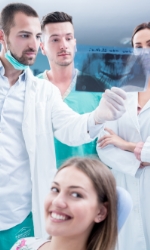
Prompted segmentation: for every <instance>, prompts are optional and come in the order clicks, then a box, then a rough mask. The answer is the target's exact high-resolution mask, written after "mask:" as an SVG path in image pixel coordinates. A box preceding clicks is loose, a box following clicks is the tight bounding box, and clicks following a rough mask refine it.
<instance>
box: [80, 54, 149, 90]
mask: <svg viewBox="0 0 150 250" xmlns="http://www.w3.org/2000/svg"><path fill="white" fill-rule="evenodd" d="M76 58H78V59H79V60H80V63H77V66H79V67H78V69H79V72H80V73H79V76H78V78H77V83H76V90H78V91H91V92H104V91H105V89H108V88H111V87H113V86H115V87H119V88H122V89H124V90H125V91H128V92H130V91H138V92H139V91H143V90H145V89H146V87H147V82H148V72H147V71H146V70H145V68H146V67H145V65H144V61H145V60H144V58H146V60H147V56H146V57H145V55H144V54H142V55H141V54H140V53H138V54H134V53H128V54H123V53H120V54H119V52H118V51H117V53H100V52H78V55H77V56H76ZM146 65H147V61H146Z"/></svg>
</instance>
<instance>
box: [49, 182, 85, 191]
mask: <svg viewBox="0 0 150 250" xmlns="http://www.w3.org/2000/svg"><path fill="white" fill-rule="evenodd" d="M53 183H54V184H56V185H57V186H60V185H59V183H58V182H56V181H53ZM68 188H70V189H73V188H81V189H83V190H84V191H86V190H85V189H84V188H83V187H81V186H69V187H68Z"/></svg>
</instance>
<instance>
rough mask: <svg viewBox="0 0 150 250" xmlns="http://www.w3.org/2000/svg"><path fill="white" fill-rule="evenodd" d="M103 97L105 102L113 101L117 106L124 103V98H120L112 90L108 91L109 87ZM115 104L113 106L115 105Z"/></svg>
mask: <svg viewBox="0 0 150 250" xmlns="http://www.w3.org/2000/svg"><path fill="white" fill-rule="evenodd" d="M104 98H105V100H107V102H109V103H111V104H113V105H114V103H115V104H116V105H117V106H121V107H122V106H123V107H124V105H125V102H124V99H122V98H121V97H120V96H118V95H117V94H115V93H113V92H112V91H110V90H109V89H107V90H106V91H105V93H104ZM116 105H115V107H117V106H116Z"/></svg>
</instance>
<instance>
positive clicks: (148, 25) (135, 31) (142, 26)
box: [131, 22, 150, 47]
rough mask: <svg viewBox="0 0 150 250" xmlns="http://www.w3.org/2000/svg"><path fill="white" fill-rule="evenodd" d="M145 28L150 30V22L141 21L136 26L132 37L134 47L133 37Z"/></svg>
mask: <svg viewBox="0 0 150 250" xmlns="http://www.w3.org/2000/svg"><path fill="white" fill-rule="evenodd" d="M145 29H149V30H150V22H148V23H141V24H139V25H138V26H136V27H135V29H134V31H133V34H132V38H131V44H132V47H133V38H134V36H135V34H136V33H137V32H138V31H140V30H145Z"/></svg>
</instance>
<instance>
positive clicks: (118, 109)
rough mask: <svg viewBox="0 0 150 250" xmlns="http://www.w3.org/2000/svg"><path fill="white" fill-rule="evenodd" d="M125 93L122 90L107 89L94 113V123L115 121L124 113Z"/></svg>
mask: <svg viewBox="0 0 150 250" xmlns="http://www.w3.org/2000/svg"><path fill="white" fill-rule="evenodd" d="M125 100H126V93H125V91H124V90H122V89H119V88H116V87H113V88H111V89H107V90H106V91H105V93H104V94H103V96H102V99H101V101H100V103H99V106H98V107H97V108H96V110H95V113H94V119H95V122H96V123H104V122H105V121H111V120H117V119H118V118H120V117H121V116H122V115H123V114H124V113H125V111H126V108H125Z"/></svg>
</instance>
